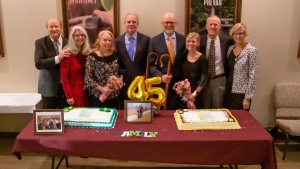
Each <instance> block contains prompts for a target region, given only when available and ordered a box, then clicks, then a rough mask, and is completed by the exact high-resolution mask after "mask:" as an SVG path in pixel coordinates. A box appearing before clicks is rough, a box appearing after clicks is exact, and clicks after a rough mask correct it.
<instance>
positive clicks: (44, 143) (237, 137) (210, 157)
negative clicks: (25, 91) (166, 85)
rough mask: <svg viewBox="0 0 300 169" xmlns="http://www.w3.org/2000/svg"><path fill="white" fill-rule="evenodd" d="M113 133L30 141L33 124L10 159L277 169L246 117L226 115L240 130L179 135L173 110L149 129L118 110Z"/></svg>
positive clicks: (267, 142)
mask: <svg viewBox="0 0 300 169" xmlns="http://www.w3.org/2000/svg"><path fill="white" fill-rule="evenodd" d="M118 112H119V115H118V118H117V122H116V125H115V127H114V128H113V129H76V128H66V129H65V133H64V134H63V135H34V132H33V121H31V122H30V123H29V124H28V125H27V126H26V127H25V128H24V129H23V130H22V132H20V133H19V135H18V136H17V138H16V140H15V144H14V146H13V150H12V151H13V153H14V154H15V155H16V156H17V158H19V159H20V160H21V159H22V156H21V153H22V152H34V153H43V154H56V155H67V156H80V157H96V158H106V159H118V160H136V161H148V162H166V163H182V164H200V165H221V164H222V165H228V164H230V165H261V166H262V167H263V168H266V169H276V168H277V163H276V155H275V148H274V140H273V138H272V137H271V135H270V134H269V133H268V132H267V131H266V130H265V128H264V127H263V126H262V125H261V124H260V123H259V122H258V121H257V120H256V119H255V118H254V117H253V116H252V115H251V114H250V113H249V112H246V111H237V110H231V113H232V114H233V116H235V117H236V119H237V121H238V122H239V124H240V126H241V129H236V130H193V131H183V130H178V129H177V126H176V122H175V120H174V116H173V113H174V110H173V111H172V110H167V111H162V112H160V115H159V116H158V117H155V118H154V119H153V123H152V124H128V123H126V122H125V121H124V111H122V110H119V111H118ZM122 131H145V132H158V134H157V135H156V137H153V138H145V137H144V138H139V137H116V133H117V132H122Z"/></svg>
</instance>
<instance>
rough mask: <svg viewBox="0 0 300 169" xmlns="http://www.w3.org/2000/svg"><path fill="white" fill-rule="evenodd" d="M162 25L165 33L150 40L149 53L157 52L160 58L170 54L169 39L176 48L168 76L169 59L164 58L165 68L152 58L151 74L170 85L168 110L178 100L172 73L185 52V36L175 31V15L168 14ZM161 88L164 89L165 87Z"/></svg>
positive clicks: (164, 17)
mask: <svg viewBox="0 0 300 169" xmlns="http://www.w3.org/2000/svg"><path fill="white" fill-rule="evenodd" d="M161 25H162V27H163V29H164V31H163V32H162V33H160V34H158V35H156V36H155V37H153V38H152V39H151V40H150V45H149V50H148V52H149V53H150V52H155V53H157V54H158V56H159V57H160V56H161V55H163V54H169V55H170V52H169V51H168V39H169V38H171V39H172V42H173V47H174V51H173V54H174V61H173V64H172V65H171V74H170V75H168V74H167V67H168V59H166V58H164V59H163V67H160V66H161V65H159V64H157V65H155V59H156V58H154V57H153V58H151V59H150V68H149V69H150V70H149V71H150V74H151V75H152V76H153V77H155V76H159V77H161V78H162V82H163V83H164V84H169V89H168V91H169V93H168V96H167V108H168V109H173V108H174V104H175V98H176V93H175V91H174V90H173V89H172V87H173V84H174V82H173V81H172V77H173V76H172V73H173V69H174V65H176V63H177V62H178V60H180V59H178V58H179V57H181V56H182V54H183V53H184V51H185V36H183V35H182V34H179V33H177V32H176V31H175V28H176V26H177V19H176V17H175V15H174V14H173V13H166V14H165V15H164V16H163V20H162V22H161ZM161 87H163V89H165V88H164V85H162V86H161Z"/></svg>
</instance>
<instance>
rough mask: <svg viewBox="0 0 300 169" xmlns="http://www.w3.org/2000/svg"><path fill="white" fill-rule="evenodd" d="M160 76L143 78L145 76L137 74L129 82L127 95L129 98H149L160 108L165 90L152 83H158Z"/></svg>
mask: <svg viewBox="0 0 300 169" xmlns="http://www.w3.org/2000/svg"><path fill="white" fill-rule="evenodd" d="M161 81H162V80H161V77H152V78H149V79H146V80H145V76H137V77H136V78H135V79H134V80H133V82H132V83H131V84H130V86H129V88H128V90H127V95H128V98H129V99H131V100H142V101H143V100H150V101H152V102H153V104H154V105H155V106H157V107H158V108H160V106H161V105H163V104H164V102H165V101H166V94H165V91H164V90H163V89H162V88H160V87H153V86H152V85H156V84H160V83H161Z"/></svg>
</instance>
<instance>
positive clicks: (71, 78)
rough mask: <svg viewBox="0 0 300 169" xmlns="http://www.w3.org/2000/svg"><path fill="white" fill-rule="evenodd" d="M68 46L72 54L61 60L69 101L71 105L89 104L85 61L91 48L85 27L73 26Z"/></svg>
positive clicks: (64, 87) (61, 71) (62, 76)
mask: <svg viewBox="0 0 300 169" xmlns="http://www.w3.org/2000/svg"><path fill="white" fill-rule="evenodd" d="M66 48H67V49H68V50H70V52H71V55H70V57H66V58H64V59H63V60H61V62H60V76H61V81H62V86H63V89H64V92H65V95H66V99H67V102H68V104H69V105H70V106H89V103H88V94H87V93H86V91H84V89H83V86H84V71H85V61H86V57H87V55H88V54H90V53H91V49H90V45H89V39H88V36H87V33H86V31H85V29H84V28H82V27H81V26H74V27H73V28H72V30H71V32H70V36H69V43H68V45H67V46H66Z"/></svg>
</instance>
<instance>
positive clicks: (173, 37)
mask: <svg viewBox="0 0 300 169" xmlns="http://www.w3.org/2000/svg"><path fill="white" fill-rule="evenodd" d="M164 36H165V39H166V40H168V38H169V35H167V34H166V32H164ZM172 39H176V36H175V32H174V33H173V35H172Z"/></svg>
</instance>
